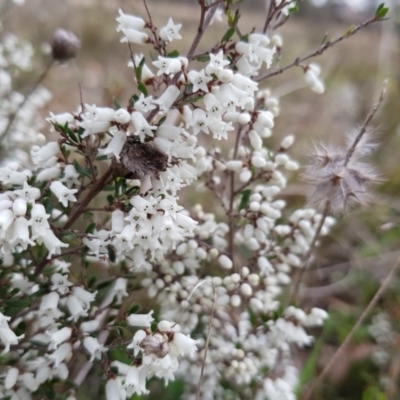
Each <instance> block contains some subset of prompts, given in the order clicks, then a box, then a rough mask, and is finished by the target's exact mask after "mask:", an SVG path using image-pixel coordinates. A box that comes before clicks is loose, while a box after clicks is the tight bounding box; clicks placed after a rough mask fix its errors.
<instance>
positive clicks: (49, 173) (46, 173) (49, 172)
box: [36, 167, 61, 182]
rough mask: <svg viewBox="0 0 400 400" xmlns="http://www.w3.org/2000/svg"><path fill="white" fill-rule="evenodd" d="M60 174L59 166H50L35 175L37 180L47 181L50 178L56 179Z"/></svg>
mask: <svg viewBox="0 0 400 400" xmlns="http://www.w3.org/2000/svg"><path fill="white" fill-rule="evenodd" d="M60 175H61V168H60V167H50V168H46V169H44V170H43V171H41V172H40V173H39V174H38V175H37V176H36V180H37V181H38V182H47V181H51V180H52V179H57V178H58V177H59V176H60Z"/></svg>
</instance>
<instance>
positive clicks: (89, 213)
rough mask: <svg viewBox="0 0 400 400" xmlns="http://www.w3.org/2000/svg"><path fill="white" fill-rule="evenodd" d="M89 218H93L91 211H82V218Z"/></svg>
mask: <svg viewBox="0 0 400 400" xmlns="http://www.w3.org/2000/svg"><path fill="white" fill-rule="evenodd" d="M89 218H93V213H92V212H90V211H85V212H84V213H83V219H89Z"/></svg>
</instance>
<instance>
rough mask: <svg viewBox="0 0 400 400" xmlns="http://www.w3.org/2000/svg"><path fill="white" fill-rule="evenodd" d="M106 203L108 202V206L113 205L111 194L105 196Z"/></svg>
mask: <svg viewBox="0 0 400 400" xmlns="http://www.w3.org/2000/svg"><path fill="white" fill-rule="evenodd" d="M107 201H108V204H113V203H114V196H113V195H112V194H109V195H108V196H107Z"/></svg>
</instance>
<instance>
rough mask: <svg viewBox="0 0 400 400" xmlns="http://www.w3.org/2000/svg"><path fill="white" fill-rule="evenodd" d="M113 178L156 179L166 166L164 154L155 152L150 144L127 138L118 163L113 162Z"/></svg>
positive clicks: (158, 151) (166, 159)
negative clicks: (148, 177) (146, 177)
mask: <svg viewBox="0 0 400 400" xmlns="http://www.w3.org/2000/svg"><path fill="white" fill-rule="evenodd" d="M113 164H114V168H115V174H114V175H115V176H122V177H124V178H127V179H142V178H144V177H145V176H150V177H152V176H154V177H156V178H157V177H158V176H159V174H160V172H162V171H165V170H166V169H167V166H168V157H167V155H166V154H164V153H163V152H161V151H160V150H157V149H156V148H155V146H154V145H153V144H152V143H151V142H147V143H142V142H140V141H138V140H137V138H134V137H129V138H128V140H127V141H126V143H125V145H124V147H123V149H122V151H121V154H120V161H119V162H117V161H116V160H114V162H113Z"/></svg>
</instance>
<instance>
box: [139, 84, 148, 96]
mask: <svg viewBox="0 0 400 400" xmlns="http://www.w3.org/2000/svg"><path fill="white" fill-rule="evenodd" d="M138 89H139V90H140V91H141V92H142V93H143V94H144V95H145V96H146V97H147V96H148V95H149V92H148V91H147V88H146V86H145V85H144V84H143V83H142V82H140V83H139V85H138Z"/></svg>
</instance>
